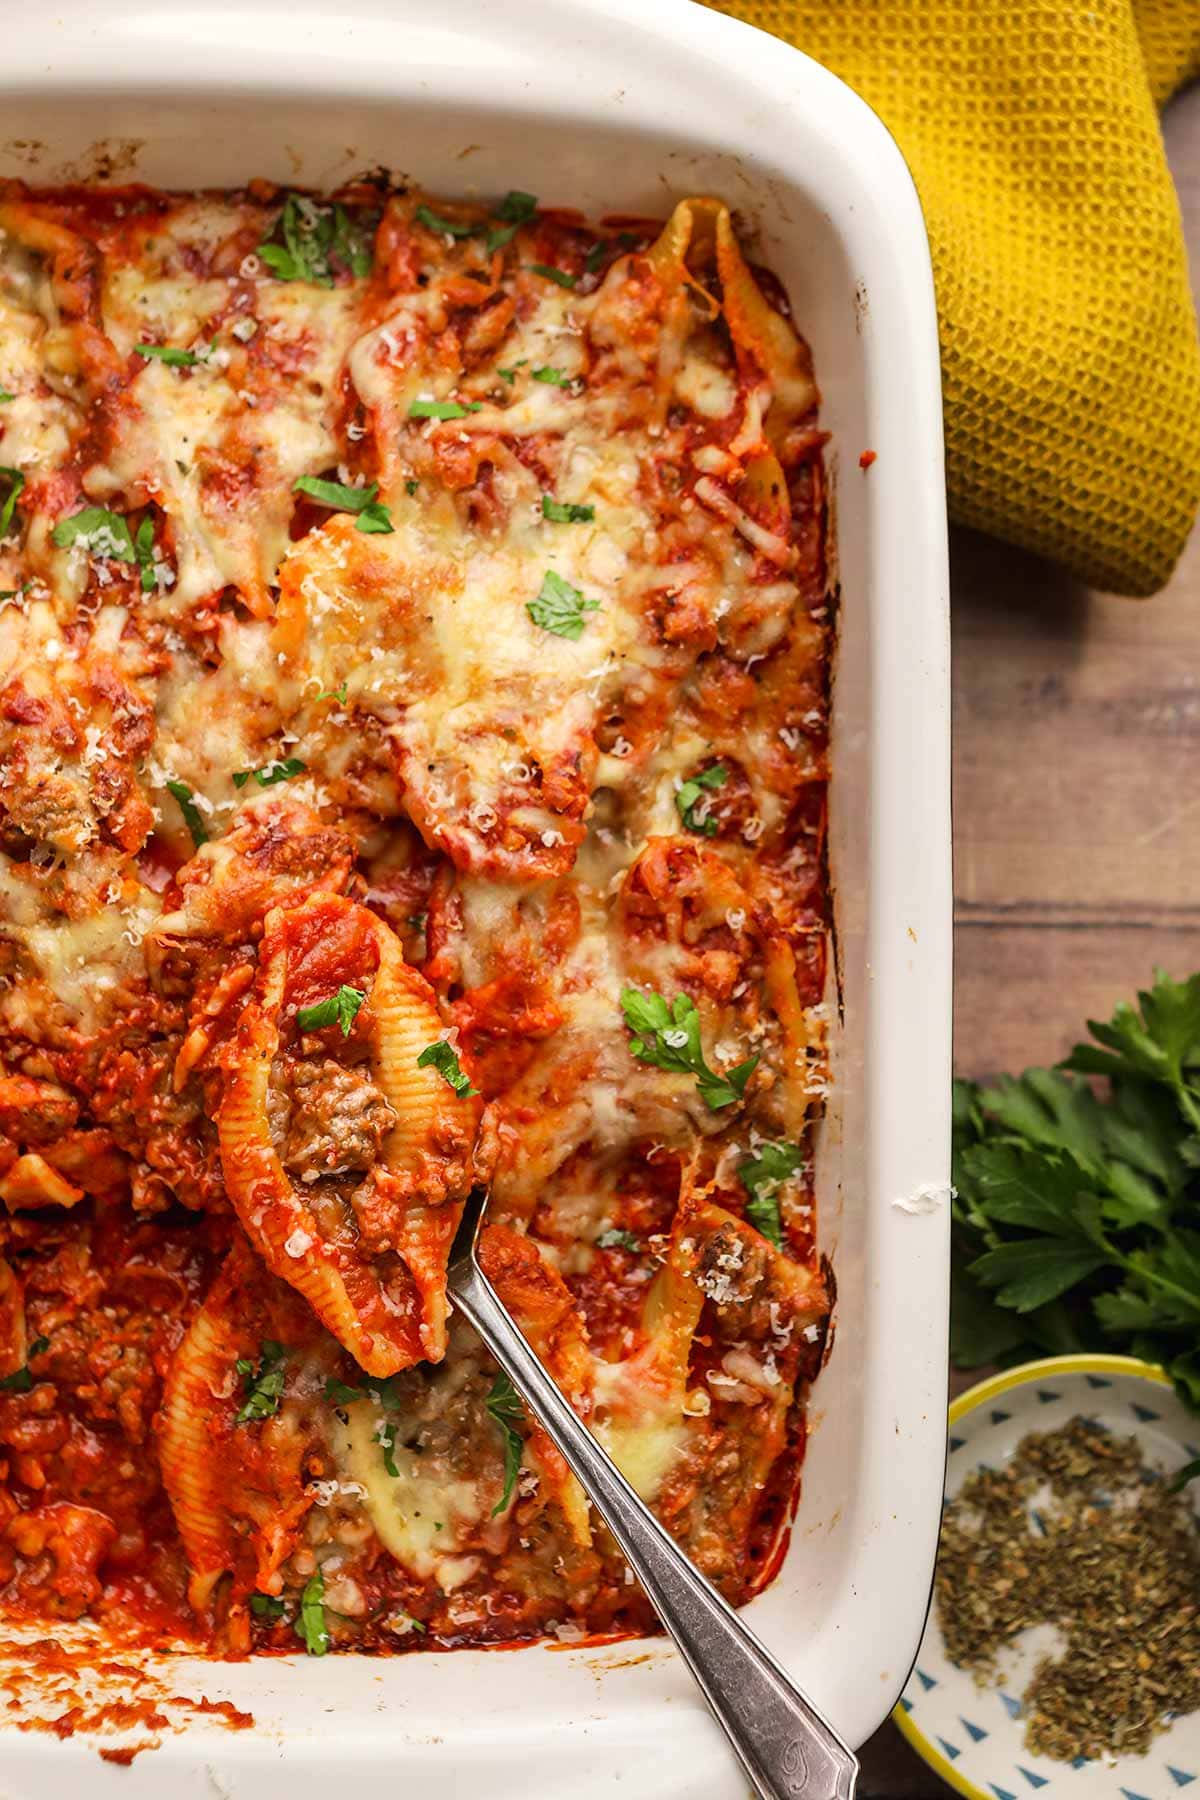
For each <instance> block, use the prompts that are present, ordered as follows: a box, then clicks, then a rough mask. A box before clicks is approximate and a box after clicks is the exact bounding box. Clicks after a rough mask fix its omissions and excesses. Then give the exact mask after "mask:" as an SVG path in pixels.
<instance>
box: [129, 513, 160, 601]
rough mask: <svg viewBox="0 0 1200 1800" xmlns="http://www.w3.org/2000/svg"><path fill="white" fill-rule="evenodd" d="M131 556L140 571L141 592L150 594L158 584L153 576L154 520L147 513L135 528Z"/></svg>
mask: <svg viewBox="0 0 1200 1800" xmlns="http://www.w3.org/2000/svg"><path fill="white" fill-rule="evenodd" d="M133 554H134V556H135V558H136V559H137V565H138V568H139V569H140V570H141V571H142V592H143V594H152V593H153V592H154V589H155V588H156V587H157V585H158V583H157V581H156V580H155V575H154V520H153V519H152V518H151V516H150V514H149V513H147V514H146V516H145V518H144V519H143V520H142V522H141V524H140V525H139V526H138V528H137V534H136V536H135V537H134V540H133Z"/></svg>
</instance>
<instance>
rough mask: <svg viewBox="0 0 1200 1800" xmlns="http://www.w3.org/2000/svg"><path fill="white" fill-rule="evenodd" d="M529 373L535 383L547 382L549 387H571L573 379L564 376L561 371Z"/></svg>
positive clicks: (531, 370)
mask: <svg viewBox="0 0 1200 1800" xmlns="http://www.w3.org/2000/svg"><path fill="white" fill-rule="evenodd" d="M529 373H530V374H531V375H532V376H533V379H534V380H535V381H542V382H545V384H546V386H547V387H570V385H571V381H572V379H573V377H572V376H570V375H564V374H563V372H562V370H561V369H551V368H544V369H530V371H529Z"/></svg>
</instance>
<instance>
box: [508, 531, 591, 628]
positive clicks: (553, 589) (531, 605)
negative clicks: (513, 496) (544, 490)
mask: <svg viewBox="0 0 1200 1800" xmlns="http://www.w3.org/2000/svg"><path fill="white" fill-rule="evenodd" d="M543 505H544V503H543ZM599 610H600V602H599V601H598V600H585V599H584V597H583V595H582V594H581V593H580V591H579V589H578V588H574V587H572V586H571V584H570V582H569V581H564V580H563V578H562V576H561V575H557V574H556V573H555V572H554V570H553V569H547V570H546V575H545V579H544V580H543V582H542V586H541V592H540V593H539V594H538V596H537V598H536V599H535V600H527V601H526V602H525V611H526V612H527V613H528V614H529V617H530V618H531V619H532V620H533V622H534V624H535V625H540V626H541V628H542V630H543V631H552V632H553V633H554V635H555V637H561V638H570V639H571V640H572V642H573V643H574V642H578V640H579V638H580V637H582V635H583V615H584V613H589V612H599Z"/></svg>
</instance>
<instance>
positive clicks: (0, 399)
mask: <svg viewBox="0 0 1200 1800" xmlns="http://www.w3.org/2000/svg"><path fill="white" fill-rule="evenodd" d="M16 397H17V396H16V395H15V394H10V393H9V391H8V389H7V388H0V406H3V404H4V402H5V401H6V400H15V399H16Z"/></svg>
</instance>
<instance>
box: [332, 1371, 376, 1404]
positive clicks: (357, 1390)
mask: <svg viewBox="0 0 1200 1800" xmlns="http://www.w3.org/2000/svg"><path fill="white" fill-rule="evenodd" d="M325 1398H326V1399H327V1400H332V1401H333V1404H334V1405H335V1406H352V1405H353V1403H354V1402H355V1401H356V1400H365V1399H366V1398H367V1390H366V1388H362V1387H351V1386H350V1385H349V1383H348V1382H345V1381H339V1380H338V1378H337V1376H336V1375H330V1376H329V1377H328V1378H327V1380H326V1382H325Z"/></svg>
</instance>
